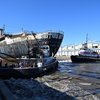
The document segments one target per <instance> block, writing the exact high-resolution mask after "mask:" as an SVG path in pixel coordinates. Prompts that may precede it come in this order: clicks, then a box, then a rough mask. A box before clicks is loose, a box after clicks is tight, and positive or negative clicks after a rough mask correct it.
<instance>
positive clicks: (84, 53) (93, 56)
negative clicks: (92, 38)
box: [70, 34, 100, 63]
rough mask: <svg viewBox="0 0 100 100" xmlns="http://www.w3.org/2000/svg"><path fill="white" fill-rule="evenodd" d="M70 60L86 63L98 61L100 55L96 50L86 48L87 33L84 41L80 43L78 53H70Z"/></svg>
mask: <svg viewBox="0 0 100 100" xmlns="http://www.w3.org/2000/svg"><path fill="white" fill-rule="evenodd" d="M70 58H71V61H72V62H73V63H87V62H98V61H100V55H99V54H98V52H96V51H94V50H92V49H89V48H88V34H87V36H86V42H85V43H84V44H82V48H80V51H79V53H78V55H71V57H70Z"/></svg>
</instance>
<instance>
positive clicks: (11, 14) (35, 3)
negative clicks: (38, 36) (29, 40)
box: [0, 0, 100, 45]
mask: <svg viewBox="0 0 100 100" xmlns="http://www.w3.org/2000/svg"><path fill="white" fill-rule="evenodd" d="M4 24H5V28H6V30H5V31H7V32H20V31H21V29H22V28H23V29H25V30H29V31H34V32H42V31H47V30H54V31H59V30H61V31H63V32H64V40H63V43H62V45H69V44H77V43H80V42H84V41H85V38H86V34H87V33H88V38H89V40H92V41H100V0H0V26H1V27H2V26H3V25H4Z"/></svg>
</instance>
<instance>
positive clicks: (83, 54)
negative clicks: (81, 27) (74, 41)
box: [71, 48, 100, 63]
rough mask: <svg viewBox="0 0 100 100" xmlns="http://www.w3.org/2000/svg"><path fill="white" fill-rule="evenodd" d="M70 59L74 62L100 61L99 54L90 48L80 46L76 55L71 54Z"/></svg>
mask: <svg viewBox="0 0 100 100" xmlns="http://www.w3.org/2000/svg"><path fill="white" fill-rule="evenodd" d="M71 61H72V62H74V63H84V62H97V61H100V56H99V54H98V53H97V52H95V51H93V50H92V49H89V48H81V49H80V51H79V54H78V55H71Z"/></svg>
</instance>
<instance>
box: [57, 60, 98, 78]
mask: <svg viewBox="0 0 100 100" xmlns="http://www.w3.org/2000/svg"><path fill="white" fill-rule="evenodd" d="M59 71H60V72H63V73H66V72H67V73H71V74H73V75H79V76H85V77H87V78H95V79H100V63H72V62H68V61H60V62H59Z"/></svg>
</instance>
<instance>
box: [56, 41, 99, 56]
mask: <svg viewBox="0 0 100 100" xmlns="http://www.w3.org/2000/svg"><path fill="white" fill-rule="evenodd" d="M82 44H83V43H81V44H77V45H69V46H68V45H66V46H63V47H60V48H59V50H58V52H57V54H56V56H70V55H77V54H78V52H79V50H80V48H82V46H83V45H82ZM88 48H90V49H92V50H94V51H96V52H98V53H99V54H100V42H88Z"/></svg>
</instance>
